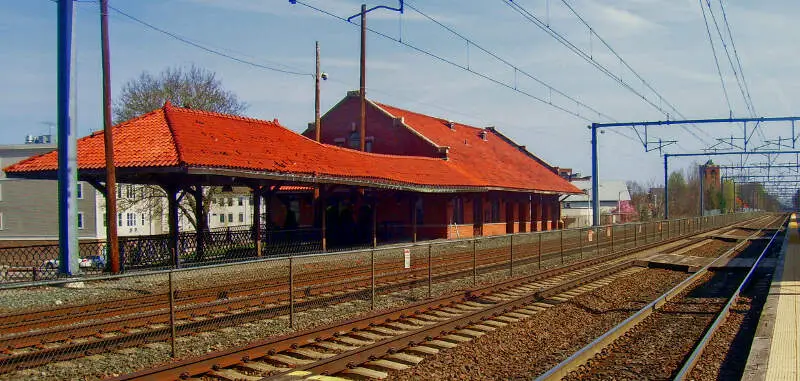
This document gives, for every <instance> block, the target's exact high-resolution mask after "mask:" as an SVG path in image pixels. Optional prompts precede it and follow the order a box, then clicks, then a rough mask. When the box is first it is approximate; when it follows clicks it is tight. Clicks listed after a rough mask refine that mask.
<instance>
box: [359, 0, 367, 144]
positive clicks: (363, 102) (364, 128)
mask: <svg viewBox="0 0 800 381" xmlns="http://www.w3.org/2000/svg"><path fill="white" fill-rule="evenodd" d="M359 96H360V97H361V99H360V101H361V127H360V130H359V141H360V143H361V148H360V149H361V151H364V147H366V145H365V144H364V143H365V142H364V141H365V139H366V138H367V136H366V135H367V5H366V4H361V86H360V88H359Z"/></svg>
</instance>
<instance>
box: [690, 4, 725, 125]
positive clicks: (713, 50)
mask: <svg viewBox="0 0 800 381" xmlns="http://www.w3.org/2000/svg"><path fill="white" fill-rule="evenodd" d="M698 1H699V2H700V11H701V13H702V14H703V21H705V24H706V32H707V33H708V43H709V44H710V45H711V54H712V55H713V56H714V65H715V66H716V67H717V74H718V75H719V82H720V84H721V85H722V93H723V94H724V95H725V103H727V104H728V115H729V116H731V117H733V107H732V106H731V98H730V96H729V95H728V89H727V87H725V79H724V78H723V76H722V68H721V67H720V66H719V58H717V48H716V47H715V46H714V38H713V37H712V36H711V27H710V26H709V25H708V17H706V9H705V8H704V7H703V0H698Z"/></svg>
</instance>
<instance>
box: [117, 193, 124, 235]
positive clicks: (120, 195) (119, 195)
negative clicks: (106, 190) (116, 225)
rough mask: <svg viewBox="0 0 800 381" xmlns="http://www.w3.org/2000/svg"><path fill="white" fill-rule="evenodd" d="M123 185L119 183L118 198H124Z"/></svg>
mask: <svg viewBox="0 0 800 381" xmlns="http://www.w3.org/2000/svg"><path fill="white" fill-rule="evenodd" d="M122 186H123V185H122V184H117V199H120V198H122ZM120 226H122V225H120Z"/></svg>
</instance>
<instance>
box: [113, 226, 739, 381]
mask: <svg viewBox="0 0 800 381" xmlns="http://www.w3.org/2000/svg"><path fill="white" fill-rule="evenodd" d="M728 229H729V228H728ZM637 271H641V268H634V267H633V263H632V262H630V261H626V260H625V259H617V260H616V262H615V264H613V265H611V264H608V263H606V264H602V265H594V266H591V267H587V268H584V269H582V270H577V269H576V270H572V272H570V273H569V274H570V275H571V276H570V277H569V279H567V277H565V276H564V275H562V276H553V275H551V274H544V273H543V274H539V275H536V276H534V277H525V278H521V279H517V280H514V281H511V283H510V282H503V283H501V284H498V285H493V286H489V287H485V288H481V289H476V290H473V291H472V292H469V293H468V294H466V295H463V296H448V297H443V298H439V299H434V300H432V301H430V302H422V303H418V304H415V305H412V306H409V307H405V308H401V309H398V310H392V311H389V312H386V313H385V314H379V315H372V316H368V317H366V318H364V319H360V320H357V321H348V322H346V323H344V324H341V325H338V324H337V325H334V326H329V327H324V328H320V329H319V330H314V331H309V332H305V333H302V334H297V335H290V336H287V337H281V338H276V339H274V340H267V341H263V342H259V343H255V344H252V345H250V346H248V347H247V348H239V349H234V350H231V351H225V352H220V353H215V354H211V355H208V356H204V357H201V358H197V359H192V360H187V361H183V362H179V363H175V364H170V365H168V366H165V367H161V368H157V369H154V370H148V371H143V372H139V373H136V374H133V375H130V376H125V377H122V378H120V379H121V380H128V379H178V378H180V377H200V378H205V377H208V378H210V379H227V380H238V379H244V380H249V379H253V380H255V379H261V377H264V376H275V377H284V376H286V375H287V372H289V373H292V375H294V376H299V375H310V374H338V373H339V372H344V373H341V374H349V375H350V376H356V377H374V378H381V377H385V372H382V371H380V370H376V368H378V369H380V368H383V369H386V370H390V369H404V368H407V367H408V366H411V365H413V364H415V363H418V362H419V361H422V358H423V357H422V356H423V355H424V354H426V353H434V352H436V351H438V350H441V349H443V348H449V347H452V346H455V345H457V343H459V342H463V341H469V340H472V339H473V338H475V337H479V336H481V335H483V334H486V333H487V332H490V331H492V330H494V329H496V328H498V327H502V326H504V325H505V324H508V323H512V322H516V321H518V320H520V319H524V318H527V317H529V316H531V315H534V314H536V313H538V312H540V311H542V310H544V309H547V308H550V307H552V306H553V305H555V304H558V303H561V302H564V301H567V300H569V299H571V298H573V297H575V296H577V295H580V294H582V293H585V292H588V291H591V290H593V289H595V288H598V287H601V286H603V285H606V284H608V283H610V282H611V281H613V280H614V279H616V278H619V277H622V276H626V275H630V274H632V273H634V272H637ZM542 276H545V277H547V276H550V278H548V280H547V281H542V278H540V277H542ZM454 298H455V299H454ZM370 359H372V360H370ZM361 363H365V365H366V366H357V364H361Z"/></svg>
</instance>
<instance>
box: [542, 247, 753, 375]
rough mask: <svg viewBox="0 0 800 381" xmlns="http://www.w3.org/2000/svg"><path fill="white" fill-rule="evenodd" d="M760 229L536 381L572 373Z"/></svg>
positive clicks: (735, 250)
mask: <svg viewBox="0 0 800 381" xmlns="http://www.w3.org/2000/svg"><path fill="white" fill-rule="evenodd" d="M759 232H760V231H756V232H754V233H753V234H751V235H750V236H748V237H747V238H746V239H744V240H742V241H741V242H740V243H738V244H736V246H734V247H732V248H730V249H729V250H728V251H726V252H725V253H724V254H722V255H720V256H719V257H717V259H715V260H714V261H712V262H711V263H709V264H707V265H705V266H703V267H702V268H701V269H700V270H698V271H697V272H696V273H694V274H692V276H690V277H688V278H686V279H685V280H684V281H683V282H681V283H679V284H678V285H677V286H675V287H673V288H672V289H670V290H669V291H667V292H666V293H664V294H662V295H661V296H659V297H658V298H657V299H655V300H654V301H652V302H650V303H649V304H648V305H646V306H645V307H643V308H641V309H640V310H639V311H638V312H636V313H635V314H633V315H631V316H630V317H628V318H627V319H625V320H624V321H623V322H621V323H619V324H618V325H616V326H615V327H614V328H611V329H610V330H608V331H606V332H605V333H604V334H603V335H601V336H600V337H598V338H596V339H595V340H593V341H592V342H591V343H589V344H587V345H586V346H584V347H583V348H581V349H580V350H578V351H577V352H575V353H573V354H572V355H571V356H569V357H568V358H566V359H565V360H564V361H562V362H561V363H559V364H558V365H556V366H554V367H553V368H551V369H550V370H548V371H547V372H545V373H544V374H542V375H540V376H539V377H537V378H536V379H535V380H536V381H553V380H561V379H562V378H564V377H566V376H567V375H569V373H570V372H572V371H573V370H575V369H577V368H578V367H580V366H581V365H583V364H584V363H586V362H587V361H588V360H590V359H591V358H593V357H594V356H595V355H596V354H597V353H600V351H602V350H603V349H604V348H606V347H607V346H608V345H610V344H611V343H613V342H614V341H615V340H616V339H618V338H619V337H621V336H622V335H624V334H625V333H627V332H628V331H630V330H631V329H633V328H634V327H635V326H636V325H638V324H639V323H640V322H642V321H643V320H644V319H645V318H647V317H648V316H650V315H651V314H652V313H654V312H656V311H657V310H658V309H659V308H660V307H661V306H662V305H664V304H666V303H667V302H669V301H670V300H672V299H673V298H674V297H675V296H677V295H679V294H680V293H681V292H682V291H683V290H685V289H686V288H688V287H689V286H691V285H692V284H694V282H695V281H697V280H698V279H700V277H701V276H703V275H704V274H705V273H707V272H708V271H709V270H710V268H712V267H713V266H714V265H715V264H716V263H717V262H719V261H721V260H724V259H727V257H729V256H730V255H732V254H733V253H735V252H737V251H738V250H739V249H741V248H742V247H743V246H745V245H746V244H748V243H749V242H750V240H751V239H752V238H755V236H756V235H757V234H759Z"/></svg>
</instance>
